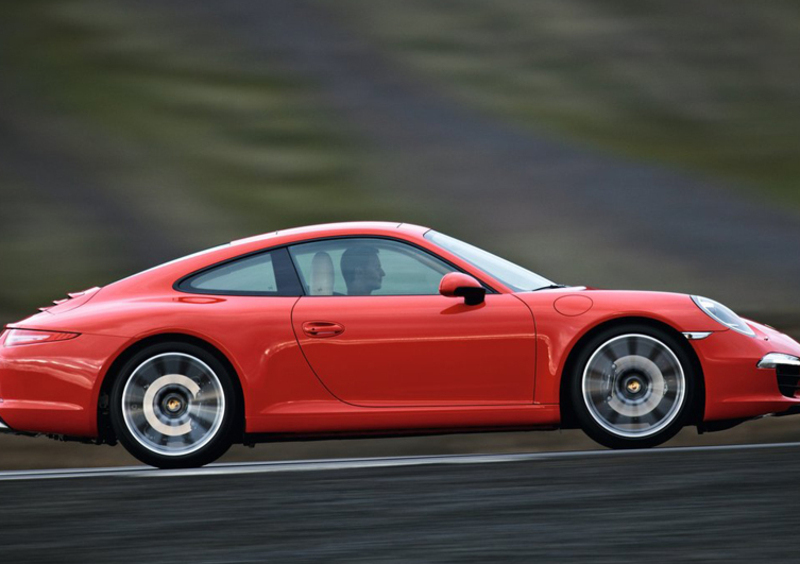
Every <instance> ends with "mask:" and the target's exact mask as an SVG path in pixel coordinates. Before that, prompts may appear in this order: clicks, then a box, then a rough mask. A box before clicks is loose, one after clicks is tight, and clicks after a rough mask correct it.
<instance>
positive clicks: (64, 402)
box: [0, 223, 800, 467]
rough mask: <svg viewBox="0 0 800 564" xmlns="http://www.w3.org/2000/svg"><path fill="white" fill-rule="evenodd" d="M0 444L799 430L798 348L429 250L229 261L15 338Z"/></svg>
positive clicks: (267, 249) (397, 241)
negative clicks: (22, 437)
mask: <svg viewBox="0 0 800 564" xmlns="http://www.w3.org/2000/svg"><path fill="white" fill-rule="evenodd" d="M0 341H2V347H0V398H2V399H0V428H2V429H3V430H4V431H7V432H15V433H23V434H45V435H53V436H56V437H58V438H76V439H83V440H88V441H93V442H96V443H98V444H101V443H109V444H115V443H116V442H117V441H119V442H121V443H122V444H123V445H124V446H125V447H126V448H127V449H128V450H129V451H130V452H131V454H133V455H134V456H135V457H137V458H138V459H139V460H141V461H143V462H145V463H147V464H151V465H154V466H159V467H185V466H197V465H202V464H206V463H208V462H211V461H213V460H215V459H216V458H217V457H219V456H220V455H221V454H222V453H224V452H225V450H226V449H227V448H228V447H229V446H230V445H231V444H232V443H234V442H237V443H247V444H251V443H255V442H259V441H270V440H279V439H283V440H285V439H292V438H312V437H317V438H319V437H356V436H367V435H369V436H377V435H398V434H424V433H444V432H458V431H467V430H470V431H474V430H498V429H504V430H508V429H533V428H555V427H574V426H579V427H581V428H583V429H584V431H585V432H586V433H587V434H588V435H589V436H591V437H592V438H593V439H595V440H596V441H597V442H599V443H601V444H603V445H606V446H609V447H621V448H629V447H650V446H654V445H657V444H660V443H662V442H664V441H666V440H667V439H669V438H670V437H672V436H673V435H674V434H675V433H676V432H677V431H678V430H679V429H680V428H681V427H683V426H685V425H696V426H698V428H699V429H700V430H715V429H722V428H727V427H730V426H732V425H733V424H736V423H739V422H741V421H744V420H746V419H749V418H753V417H756V416H759V415H763V414H768V413H785V414H788V413H791V412H794V411H795V410H797V409H798V407H797V406H798V405H800V396H798V393H797V390H798V388H799V387H800V386H798V383H799V382H800V344H798V343H796V342H795V341H793V340H792V339H790V338H789V337H787V336H786V335H784V334H781V333H779V332H778V331H776V330H774V329H772V328H770V327H767V326H765V325H760V324H758V323H754V322H752V321H745V320H743V319H741V318H740V317H738V316H737V315H736V314H734V313H733V312H732V311H731V310H729V309H727V308H725V307H724V306H722V305H720V304H719V303H717V302H714V301H712V300H709V299H706V298H701V297H697V296H687V295H680V294H667V293H655V292H628V291H601V290H592V289H588V288H584V287H565V286H561V285H558V284H554V283H552V282H551V281H550V280H547V279H545V278H543V277H541V276H539V275H537V274H534V273H533V272H530V271H529V270H526V269H525V268H522V267H521V266H518V265H516V264H513V263H511V262H509V261H506V260H504V259H502V258H499V257H497V256H495V255H492V254H490V253H488V252H486V251H483V250H481V249H479V248H477V247H474V246H472V245H469V244H467V243H464V242H462V241H459V240H457V239H454V238H452V237H448V236H447V235H443V234H442V233H438V232H436V231H433V230H430V229H427V228H423V227H418V226H415V225H408V224H396V223H348V224H334V225H321V226H315V227H305V228H300V229H290V230H286V231H278V232H275V233H269V234H266V235H261V236H258V237H253V238H250V239H244V240H240V241H234V242H232V243H229V244H226V245H222V246H220V247H215V248H213V249H210V250H207V251H203V252H201V253H198V254H194V255H190V256H188V257H184V258H182V259H179V260H176V261H173V262H170V263H167V264H164V265H161V266H158V267H156V268H153V269H150V270H147V271H145V272H141V273H139V274H136V275H134V276H131V277H129V278H126V279H124V280H120V281H118V282H115V283H113V284H110V285H108V286H106V287H104V288H92V289H90V290H86V291H84V292H79V293H76V294H70V295H69V299H65V300H60V301H58V302H56V305H54V306H52V307H48V308H43V311H42V313H39V314H37V315H34V316H33V317H30V318H28V319H25V320H24V321H20V322H18V323H15V324H12V325H9V326H8V327H7V328H6V330H5V331H4V332H3V334H2V337H1V338H0Z"/></svg>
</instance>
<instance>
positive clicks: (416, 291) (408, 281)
mask: <svg viewBox="0 0 800 564" xmlns="http://www.w3.org/2000/svg"><path fill="white" fill-rule="evenodd" d="M289 253H290V254H291V257H292V260H293V261H294V264H295V266H296V267H297V271H298V273H299V274H300V277H301V281H302V283H303V285H304V286H305V290H306V294H307V295H309V296H410V295H434V294H438V293H439V282H441V280H442V276H444V275H445V274H447V273H448V272H453V271H454V270H455V269H454V268H453V267H451V266H450V265H448V264H447V263H445V262H443V261H442V260H440V259H438V258H436V257H434V256H433V255H430V254H428V253H426V252H425V251H422V250H420V249H418V248H416V247H413V246H411V245H408V244H405V243H401V242H399V241H392V240H389V239H370V238H366V237H365V238H346V239H332V240H328V241H317V242H313V243H301V244H299V245H294V246H292V247H289Z"/></svg>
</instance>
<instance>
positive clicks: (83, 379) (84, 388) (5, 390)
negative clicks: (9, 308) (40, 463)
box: [0, 334, 126, 438]
mask: <svg viewBox="0 0 800 564" xmlns="http://www.w3.org/2000/svg"><path fill="white" fill-rule="evenodd" d="M125 342H126V340H125V339H123V338H117V337H105V336H97V335H85V334H84V335H81V336H80V337H78V338H76V339H72V340H70V341H63V342H53V343H42V344H32V345H20V346H15V347H6V346H3V345H0V398H2V401H0V432H3V433H16V434H54V435H68V436H75V437H87V438H93V437H96V436H97V399H98V395H99V390H100V383H101V381H102V377H103V376H104V375H105V372H106V370H107V369H108V365H109V363H110V361H111V360H113V359H114V358H115V357H116V355H117V353H118V352H119V351H120V350H121V348H122V347H123V346H124V344H125Z"/></svg>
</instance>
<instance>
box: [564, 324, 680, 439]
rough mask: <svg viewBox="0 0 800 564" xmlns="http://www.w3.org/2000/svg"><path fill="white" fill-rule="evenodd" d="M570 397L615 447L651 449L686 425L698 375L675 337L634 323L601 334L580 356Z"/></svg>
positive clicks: (595, 432)
mask: <svg viewBox="0 0 800 564" xmlns="http://www.w3.org/2000/svg"><path fill="white" fill-rule="evenodd" d="M574 366H575V369H574V370H573V373H572V375H571V382H570V383H571V385H570V399H571V402H572V408H573V412H574V414H575V416H576V418H577V420H578V423H579V424H580V426H581V427H582V428H583V430H584V431H585V432H586V434H587V435H589V436H590V437H591V438H592V439H594V440H595V441H597V442H598V443H600V444H602V445H604V446H607V447H611V448H646V447H652V446H656V445H659V444H661V443H663V442H665V441H667V440H669V439H670V438H672V437H673V436H674V435H675V434H676V433H677V432H678V431H680V429H681V428H682V427H683V426H684V424H685V423H686V421H687V419H688V417H689V416H690V408H691V405H692V400H693V397H694V385H695V374H694V373H693V368H692V362H691V359H690V358H689V356H688V355H687V353H686V351H684V349H683V348H682V347H681V346H680V343H679V342H678V341H677V338H676V337H674V336H673V335H671V334H669V333H667V332H666V331H662V330H659V329H655V328H652V327H648V326H638V325H631V326H628V327H620V328H616V329H611V330H607V331H604V332H601V333H600V334H598V335H596V336H595V337H594V338H593V339H591V341H590V342H589V343H587V345H586V346H585V347H584V348H583V349H582V351H581V352H580V353H579V357H578V360H577V362H576V363H575V365H574Z"/></svg>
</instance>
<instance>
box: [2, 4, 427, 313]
mask: <svg viewBox="0 0 800 564" xmlns="http://www.w3.org/2000/svg"><path fill="white" fill-rule="evenodd" d="M1 10H2V13H3V18H2V19H3V22H2V24H0V31H2V33H0V63H2V67H3V70H4V84H3V87H2V89H0V94H2V95H3V98H2V99H3V102H4V103H3V108H2V109H0V112H1V113H2V114H3V119H4V122H3V123H4V125H5V126H6V128H7V130H8V131H10V132H12V133H10V134H9V138H11V140H7V142H6V143H3V140H2V139H0V154H2V158H0V172H3V174H2V177H0V191H2V194H3V207H2V224H3V225H2V229H3V231H4V232H5V235H4V237H3V238H2V240H0V257H2V270H0V317H1V318H2V319H3V320H4V321H5V322H8V321H11V320H12V319H14V318H17V317H19V316H21V315H24V314H27V313H29V312H30V311H31V310H33V309H34V308H35V307H38V306H42V305H45V304H47V303H48V302H49V301H50V300H52V299H54V298H59V297H62V295H63V294H64V293H65V292H66V291H74V290H77V289H80V288H82V287H88V286H92V285H96V284H105V283H108V282H110V281H112V280H114V279H115V278H118V277H120V276H124V275H126V274H130V273H132V272H134V271H136V270H139V269H142V268H145V267H148V266H152V264H153V262H154V261H161V260H168V259H170V258H174V257H175V256H176V255H179V254H182V253H188V252H192V251H194V250H198V249H200V248H203V247H206V246H211V245H215V244H218V243H220V242H223V241H228V240H231V239H233V238H237V237H243V236H249V235H252V234H254V233H261V232H266V231H270V230H275V229H278V228H283V227H290V226H294V225H302V224H306V223H315V222H323V221H335V220H349V219H372V218H381V219H392V220H393V219H396V218H397V219H402V218H404V219H410V218H411V219H413V218H415V217H421V216H423V214H422V213H420V212H418V211H417V212H415V211H414V210H413V209H411V210H408V209H405V208H404V207H403V206H402V205H400V204H399V198H394V197H392V196H391V195H376V194H374V193H373V192H370V191H368V190H365V189H364V185H365V184H366V182H365V180H364V175H365V173H364V170H363V168H362V166H361V160H360V158H359V155H360V154H361V153H363V152H365V149H364V148H363V147H359V144H358V143H359V142H358V140H357V139H353V138H352V136H350V135H349V134H348V132H347V128H346V127H345V126H344V125H343V124H341V123H339V122H338V121H337V117H336V116H335V115H332V114H331V113H330V112H328V111H326V110H325V108H323V107H321V105H320V104H319V103H318V101H317V100H316V99H315V97H314V94H313V89H312V88H311V86H310V85H309V84H305V83H303V82H302V81H301V80H299V79H297V78H296V77H294V76H291V75H290V74H289V73H286V72H283V71H281V70H280V69H279V68H278V67H279V65H277V64H276V65H272V66H270V65H266V66H265V65H264V64H263V63H261V64H255V63H253V62H251V61H250V60H249V59H248V57H247V56H246V55H243V54H242V53H241V52H240V51H238V50H237V47H236V46H234V45H233V44H232V43H231V42H230V41H229V40H228V39H227V38H226V37H224V36H222V35H220V34H219V33H218V32H217V31H216V30H215V28H214V27H213V26H210V25H209V24H208V22H205V21H198V20H192V19H191V18H186V17H179V16H178V14H176V13H174V12H172V13H170V12H168V11H166V10H159V9H157V8H152V7H151V8H146V7H142V6H137V7H134V6H132V5H129V4H126V3H124V2H115V1H112V2H106V1H100V0H67V1H55V0H32V1H26V2H12V3H6V4H4V6H3V7H2V9H1ZM12 135H13V138H12ZM17 142H18V144H19V146H17V145H16V144H15V143H17ZM31 147H34V148H35V149H36V151H35V152H34V153H33V156H34V158H33V159H31V158H29V159H28V160H34V163H31V164H33V167H29V169H28V170H25V169H24V168H22V167H24V166H25V165H24V160H25V158H24V157H26V156H27V157H30V155H27V154H26V155H22V156H20V155H19V154H17V153H19V152H24V151H27V150H28V149H30V148H31ZM51 157H52V158H51ZM2 159H5V161H6V163H5V164H6V165H8V166H6V167H3V162H2ZM20 162H23V164H22V165H21V166H20V167H17V168H16V169H14V170H12V171H11V173H9V172H8V170H9V167H10V166H12V165H13V164H15V163H20ZM35 167H43V168H45V169H48V171H49V172H51V174H50V177H45V178H44V179H43V178H42V177H41V176H40V175H37V171H36V170H30V168H35ZM59 167H61V169H59ZM20 169H21V170H20ZM90 203H91V205H87V204H90ZM103 215H105V216H107V217H102V216H103ZM117 215H124V216H126V217H127V216H135V222H133V223H134V224H133V227H135V228H136V230H137V231H138V232H131V230H130V229H128V230H127V231H126V230H125V228H126V226H125V225H121V224H119V223H117ZM127 227H130V226H127ZM145 235H146V237H145ZM153 241H155V242H156V243H157V245H156V247H157V248H156V247H154V245H153V244H152V242H153ZM123 243H124V244H123ZM126 245H128V246H130V245H138V246H139V248H138V251H139V252H136V253H129V254H128V253H121V252H120V250H121V249H125V246H126Z"/></svg>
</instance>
